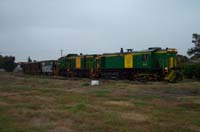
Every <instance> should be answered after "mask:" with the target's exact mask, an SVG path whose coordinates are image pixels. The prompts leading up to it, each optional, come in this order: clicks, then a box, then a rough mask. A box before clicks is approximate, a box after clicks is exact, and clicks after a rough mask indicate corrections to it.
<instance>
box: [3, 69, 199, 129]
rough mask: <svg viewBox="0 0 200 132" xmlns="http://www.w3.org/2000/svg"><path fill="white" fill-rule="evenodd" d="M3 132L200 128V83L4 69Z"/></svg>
mask: <svg viewBox="0 0 200 132" xmlns="http://www.w3.org/2000/svg"><path fill="white" fill-rule="evenodd" d="M0 132H200V82H198V81H194V80H184V81H182V82H179V83H167V82H146V83H140V82H131V81H127V80H100V85H99V86H90V79H83V78H73V79H67V78H59V79H58V78H56V79H55V78H54V79H53V78H47V77H41V76H30V75H23V74H14V73H5V72H0Z"/></svg>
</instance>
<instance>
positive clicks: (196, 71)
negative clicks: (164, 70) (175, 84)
mask: <svg viewBox="0 0 200 132" xmlns="http://www.w3.org/2000/svg"><path fill="white" fill-rule="evenodd" d="M184 76H185V77H187V78H193V77H195V78H197V79H200V64H186V65H185V66H184Z"/></svg>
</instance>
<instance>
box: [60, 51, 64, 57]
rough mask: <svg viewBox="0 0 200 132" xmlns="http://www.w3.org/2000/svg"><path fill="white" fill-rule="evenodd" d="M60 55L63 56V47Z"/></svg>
mask: <svg viewBox="0 0 200 132" xmlns="http://www.w3.org/2000/svg"><path fill="white" fill-rule="evenodd" d="M60 55H61V57H62V56H63V50H62V49H61V50H60Z"/></svg>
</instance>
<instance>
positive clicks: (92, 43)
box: [0, 0, 200, 61]
mask: <svg viewBox="0 0 200 132" xmlns="http://www.w3.org/2000/svg"><path fill="white" fill-rule="evenodd" d="M199 5H200V0H0V53H1V54H4V55H14V56H16V59H17V61H27V58H28V56H30V57H31V58H32V59H36V60H45V59H57V58H58V57H60V49H63V50H64V53H65V54H68V53H87V54H90V53H91V54H93V53H104V52H118V51H119V50H120V48H121V47H123V48H125V49H127V48H133V49H134V50H142V49H147V48H148V47H152V46H153V47H154V46H159V47H162V48H166V47H171V48H176V49H178V51H179V53H180V54H184V55H186V51H187V49H188V48H190V47H193V44H192V43H191V41H192V33H200V14H199V13H200V8H199Z"/></svg>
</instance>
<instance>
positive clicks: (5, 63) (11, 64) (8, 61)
mask: <svg viewBox="0 0 200 132" xmlns="http://www.w3.org/2000/svg"><path fill="white" fill-rule="evenodd" d="M15 67H16V63H15V57H13V56H1V55H0V69H1V68H3V69H5V70H6V71H8V72H12V71H13V70H14V69H15Z"/></svg>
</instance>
